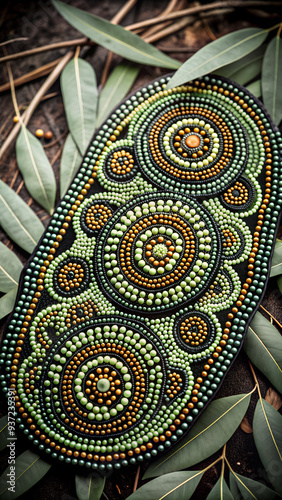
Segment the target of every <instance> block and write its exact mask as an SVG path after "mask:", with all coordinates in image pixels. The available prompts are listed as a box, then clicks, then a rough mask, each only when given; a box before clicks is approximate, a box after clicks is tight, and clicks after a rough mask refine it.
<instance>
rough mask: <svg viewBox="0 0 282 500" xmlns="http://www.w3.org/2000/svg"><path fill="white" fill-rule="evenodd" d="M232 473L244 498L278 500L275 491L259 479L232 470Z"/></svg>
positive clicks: (247, 499)
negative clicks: (255, 479)
mask: <svg viewBox="0 0 282 500" xmlns="http://www.w3.org/2000/svg"><path fill="white" fill-rule="evenodd" d="M233 475H234V478H235V481H236V483H237V486H238V488H239V491H240V492H241V494H242V496H243V499H244V500H278V499H279V498H281V497H280V496H279V495H277V493H275V491H273V490H271V489H270V488H268V487H267V486H265V484H263V483H260V482H259V481H254V480H253V479H250V478H248V477H244V476H241V475H240V474H237V473H236V472H234V471H233Z"/></svg>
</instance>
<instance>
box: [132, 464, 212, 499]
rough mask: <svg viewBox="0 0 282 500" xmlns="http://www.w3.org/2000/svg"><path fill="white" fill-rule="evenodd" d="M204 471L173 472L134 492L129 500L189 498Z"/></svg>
mask: <svg viewBox="0 0 282 500" xmlns="http://www.w3.org/2000/svg"><path fill="white" fill-rule="evenodd" d="M202 476H203V471H196V470H193V471H185V472H173V473H172V474H166V475H165V476H162V477H158V478H157V479H153V481H150V482H149V483H147V484H145V485H144V486H141V488H139V489H138V490H137V491H135V493H132V495H130V496H129V497H127V500H144V498H145V499H146V500H161V499H162V498H163V499H164V498H165V500H189V498H191V496H192V495H193V493H194V491H195V489H196V488H197V486H198V484H199V482H200V480H201V478H202Z"/></svg>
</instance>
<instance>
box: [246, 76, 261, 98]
mask: <svg viewBox="0 0 282 500" xmlns="http://www.w3.org/2000/svg"><path fill="white" fill-rule="evenodd" d="M246 89H247V90H248V91H249V92H250V93H251V94H253V95H254V96H255V97H261V80H260V79H259V80H255V81H254V82H252V83H250V84H249V85H247V86H246Z"/></svg>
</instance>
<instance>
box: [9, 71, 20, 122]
mask: <svg viewBox="0 0 282 500" xmlns="http://www.w3.org/2000/svg"><path fill="white" fill-rule="evenodd" d="M6 66H7V71H8V76H9V81H10V87H11V96H12V101H13V106H14V110H15V113H16V115H17V117H18V118H19V119H20V110H19V106H18V102H17V97H16V92H15V85H14V78H13V73H12V68H11V64H10V63H9V62H7V63H6Z"/></svg>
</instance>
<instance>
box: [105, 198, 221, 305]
mask: <svg viewBox="0 0 282 500" xmlns="http://www.w3.org/2000/svg"><path fill="white" fill-rule="evenodd" d="M220 254H221V246H220V239H219V235H218V230H217V227H216V225H215V223H214V222H213V221H212V218H211V217H210V216H209V214H208V213H207V212H206V211H205V210H203V207H200V206H199V205H198V203H196V202H195V201H194V200H189V199H186V198H185V197H183V196H181V195H179V196H175V195H173V193H162V194H161V195H149V196H142V197H140V198H138V199H137V200H136V201H135V203H129V204H128V205H127V206H124V207H122V209H120V210H118V212H117V213H116V214H115V216H114V217H113V218H112V219H111V220H110V221H109V223H108V224H106V225H105V227H104V229H103V231H102V233H101V235H100V238H99V240H98V244H97V253H96V261H97V278H98V279H99V280H100V281H101V284H102V286H103V288H104V289H105V291H106V292H107V294H108V295H109V296H110V297H111V298H112V299H114V300H115V301H116V302H118V303H119V304H120V305H122V306H127V307H130V308H131V309H135V310H138V311H146V312H155V311H161V310H164V309H172V308H174V307H175V306H177V305H179V304H183V303H185V302H189V301H190V300H191V299H193V298H195V297H196V296H197V295H198V294H199V293H200V292H202V291H203V290H204V289H205V288H208V286H209V284H210V282H211V279H212V277H213V276H214V273H215V272H216V269H217V266H218V263H219V259H220Z"/></svg>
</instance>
